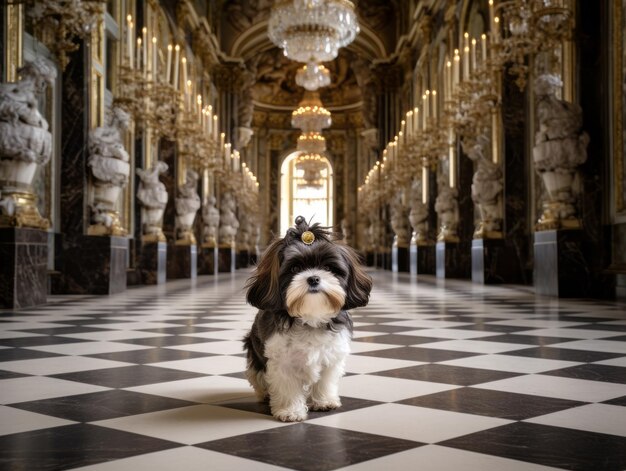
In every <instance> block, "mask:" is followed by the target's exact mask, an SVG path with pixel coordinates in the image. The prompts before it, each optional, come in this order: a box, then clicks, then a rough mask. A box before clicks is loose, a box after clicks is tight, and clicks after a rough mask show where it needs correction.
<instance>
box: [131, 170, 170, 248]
mask: <svg viewBox="0 0 626 471" xmlns="http://www.w3.org/2000/svg"><path fill="white" fill-rule="evenodd" d="M167 168H168V167H167V164H166V163H165V162H160V161H157V162H155V163H154V164H153V165H152V167H151V168H150V169H148V170H143V169H137V175H138V176H139V178H140V180H141V182H140V183H139V188H138V190H137V199H138V200H139V201H140V202H141V228H142V238H141V240H142V242H165V235H164V234H163V228H162V227H163V211H165V206H166V205H167V200H168V198H169V195H168V194H167V190H166V189H165V185H164V184H163V183H162V182H161V181H159V175H160V174H162V173H165V172H167Z"/></svg>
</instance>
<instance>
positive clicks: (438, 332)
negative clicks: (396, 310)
mask: <svg viewBox="0 0 626 471" xmlns="http://www.w3.org/2000/svg"><path fill="white" fill-rule="evenodd" d="M402 335H415V336H418V337H435V338H442V339H455V340H464V339H477V338H481V337H493V336H494V335H499V333H498V332H481V331H478V330H462V329H420V330H409V331H407V332H402Z"/></svg>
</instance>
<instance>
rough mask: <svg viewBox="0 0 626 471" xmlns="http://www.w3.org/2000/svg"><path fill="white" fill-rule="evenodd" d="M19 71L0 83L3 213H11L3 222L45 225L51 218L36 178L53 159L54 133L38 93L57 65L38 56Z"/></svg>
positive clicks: (50, 80) (0, 211) (0, 206)
mask: <svg viewBox="0 0 626 471" xmlns="http://www.w3.org/2000/svg"><path fill="white" fill-rule="evenodd" d="M18 74H19V76H20V80H19V81H17V82H9V83H0V192H1V193H2V199H1V200H0V214H2V215H3V216H6V217H7V221H4V219H3V220H2V221H3V222H2V223H3V224H4V223H5V222H8V223H9V224H10V225H15V226H18V227H19V226H28V227H38V228H42V229H45V228H47V227H48V226H49V222H48V221H47V220H46V219H43V218H42V217H41V215H40V214H39V211H38V210H37V206H36V204H35V196H34V194H33V192H32V182H33V178H34V177H35V173H36V171H37V168H38V167H39V166H42V165H45V164H47V163H48V161H49V160H50V157H51V155H52V135H51V134H50V131H48V122H47V121H46V119H45V118H44V117H43V116H42V115H41V113H40V112H39V109H38V104H37V94H38V93H41V92H43V90H44V89H45V87H46V85H47V84H52V83H53V82H54V80H55V78H56V69H54V68H52V67H51V66H49V65H48V64H47V63H46V62H45V61H44V60H43V59H38V60H35V61H34V62H27V63H26V65H25V66H24V67H22V68H21V69H19V70H18ZM15 193H20V194H22V195H23V194H24V193H27V194H28V195H29V197H28V198H23V197H22V198H17V197H14V194H15ZM9 199H10V200H11V201H8V200H9Z"/></svg>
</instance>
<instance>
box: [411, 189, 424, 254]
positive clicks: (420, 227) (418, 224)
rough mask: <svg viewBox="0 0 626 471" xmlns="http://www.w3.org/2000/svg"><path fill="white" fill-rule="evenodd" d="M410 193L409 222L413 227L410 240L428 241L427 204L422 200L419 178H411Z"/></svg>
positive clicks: (417, 242) (420, 242)
mask: <svg viewBox="0 0 626 471" xmlns="http://www.w3.org/2000/svg"><path fill="white" fill-rule="evenodd" d="M410 195H411V198H410V205H411V211H410V212H409V222H410V223H411V227H412V228H413V238H412V242H414V243H415V244H417V245H423V244H426V243H427V242H428V206H427V205H425V204H424V203H423V202H422V181H421V180H420V179H418V178H416V179H414V180H413V183H412V184H411V193H410Z"/></svg>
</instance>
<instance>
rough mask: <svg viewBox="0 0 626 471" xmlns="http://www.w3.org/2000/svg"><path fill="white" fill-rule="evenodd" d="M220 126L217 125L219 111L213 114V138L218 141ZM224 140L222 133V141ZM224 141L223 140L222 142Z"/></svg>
mask: <svg viewBox="0 0 626 471" xmlns="http://www.w3.org/2000/svg"><path fill="white" fill-rule="evenodd" d="M218 127H219V126H218V125H217V113H216V114H214V115H213V139H215V140H216V141H217V132H218V129H217V128H218ZM223 140H224V133H222V141H223ZM222 143H223V142H222Z"/></svg>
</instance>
